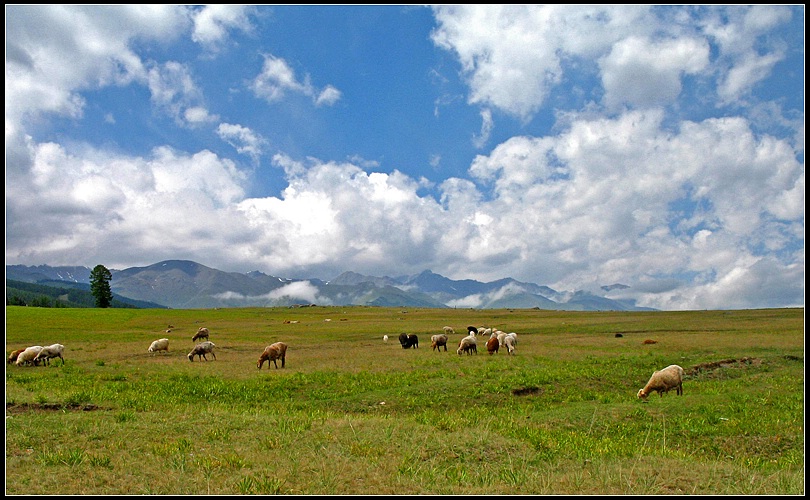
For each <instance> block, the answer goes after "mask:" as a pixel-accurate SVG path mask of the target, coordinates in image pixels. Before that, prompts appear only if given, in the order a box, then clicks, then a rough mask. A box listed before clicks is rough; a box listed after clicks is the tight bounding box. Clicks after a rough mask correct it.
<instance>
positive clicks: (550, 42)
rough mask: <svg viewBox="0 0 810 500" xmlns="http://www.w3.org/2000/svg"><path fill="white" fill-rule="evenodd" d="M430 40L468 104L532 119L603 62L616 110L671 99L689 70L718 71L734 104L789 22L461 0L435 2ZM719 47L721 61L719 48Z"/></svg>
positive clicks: (763, 13)
mask: <svg viewBox="0 0 810 500" xmlns="http://www.w3.org/2000/svg"><path fill="white" fill-rule="evenodd" d="M433 9H434V15H435V17H436V21H437V27H436V29H435V30H434V31H433V32H432V34H431V39H432V40H433V42H434V43H435V44H436V45H437V46H438V47H441V48H443V49H445V50H447V51H449V52H451V53H453V54H454V55H455V56H456V57H457V58H458V61H459V63H460V64H461V67H462V71H463V74H464V75H465V77H466V82H467V85H468V86H469V95H468V101H469V102H470V103H471V104H477V105H480V106H481V107H492V108H497V109H499V110H501V111H504V112H506V113H509V114H512V115H514V116H516V117H519V118H521V119H522V120H528V119H529V118H530V117H531V116H532V115H534V114H536V113H537V111H538V110H539V109H540V108H541V107H542V106H543V105H544V104H546V103H547V101H548V99H549V97H550V95H551V94H552V92H554V91H555V89H556V88H557V87H559V86H560V85H562V84H563V83H564V82H565V84H566V85H571V84H572V83H574V84H575V83H577V82H576V81H571V80H568V78H569V76H568V72H567V68H568V67H569V66H571V65H574V66H576V67H578V68H581V67H582V66H581V65H579V64H577V63H578V62H579V61H581V60H583V59H584V60H589V59H590V60H596V61H599V75H598V76H599V78H600V80H601V81H602V85H603V104H604V105H605V106H606V107H608V108H609V109H612V110H614V111H616V110H618V109H619V107H620V106H621V105H623V104H626V105H628V106H632V107H649V106H661V105H667V104H670V103H672V102H673V101H674V99H675V98H676V97H677V96H678V93H679V92H680V91H681V88H682V85H683V84H682V80H683V77H684V76H685V75H699V76H708V75H709V74H710V73H711V72H715V71H717V72H719V73H720V74H719V81H718V86H717V89H716V91H717V94H718V95H719V96H720V97H721V99H722V103H724V104H729V103H733V102H734V100H735V99H739V98H741V97H743V96H745V94H746V93H747V92H748V91H750V89H751V88H752V87H753V86H754V85H756V84H757V83H759V82H761V81H762V80H764V79H765V78H766V77H767V76H768V75H770V74H771V71H772V69H773V67H774V65H775V64H776V63H778V62H779V61H781V60H782V59H783V57H784V50H783V47H781V46H780V45H779V42H776V41H772V40H769V39H768V38H766V37H765V36H764V35H765V34H766V33H767V32H768V31H769V30H771V29H772V28H773V27H774V26H776V25H778V24H781V23H784V22H786V21H787V20H788V19H789V18H790V10H789V9H788V8H787V7H785V6H750V7H739V6H732V7H726V6H718V7H700V8H698V9H697V12H700V14H701V16H702V17H701V21H699V28H700V29H699V30H694V29H693V28H691V26H692V25H693V24H694V22H695V20H694V18H693V16H692V15H691V14H690V13H689V11H687V10H684V11H677V12H676V13H674V14H671V15H669V16H659V15H658V13H657V12H656V10H655V9H654V8H651V7H649V6H621V7H617V6H614V5H610V6H582V7H573V6H568V5H566V6H558V5H499V6H493V5H480V6H478V5H466V6H461V5H452V6H437V7H434V8H433ZM712 44H713V45H715V46H716V47H717V49H718V50H717V54H716V56H715V57H714V60H710V58H711V47H710V46H711V45H712Z"/></svg>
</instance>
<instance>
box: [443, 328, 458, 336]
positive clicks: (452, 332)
mask: <svg viewBox="0 0 810 500" xmlns="http://www.w3.org/2000/svg"><path fill="white" fill-rule="evenodd" d="M442 330H443V331H444V334H445V335H453V334H454V333H456V331H455V330H453V327H452V326H443V327H442Z"/></svg>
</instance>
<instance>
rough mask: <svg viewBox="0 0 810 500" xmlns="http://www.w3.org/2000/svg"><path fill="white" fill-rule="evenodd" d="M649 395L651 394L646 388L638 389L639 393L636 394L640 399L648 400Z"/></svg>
mask: <svg viewBox="0 0 810 500" xmlns="http://www.w3.org/2000/svg"><path fill="white" fill-rule="evenodd" d="M647 396H649V394H647V393H646V392H644V389H639V390H638V394H636V397H637V398H639V399H644V400H646V399H647Z"/></svg>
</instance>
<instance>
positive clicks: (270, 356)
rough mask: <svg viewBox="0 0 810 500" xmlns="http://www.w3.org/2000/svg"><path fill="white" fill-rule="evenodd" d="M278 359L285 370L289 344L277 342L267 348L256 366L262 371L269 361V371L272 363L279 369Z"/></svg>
mask: <svg viewBox="0 0 810 500" xmlns="http://www.w3.org/2000/svg"><path fill="white" fill-rule="evenodd" d="M212 354H213V353H212ZM277 359H280V360H281V367H282V368H284V363H285V360H286V359H287V344H285V343H284V342H275V343H273V344H270V345H269V346H267V347H265V348H264V352H263V353H262V354H261V356H259V362H258V363H257V364H256V366H257V367H258V368H259V369H260V370H261V369H262V365H263V364H264V362H265V361H267V368H268V369H269V368H270V362H271V361H272V362H273V364H274V365H275V367H276V368H278V364H276V360H277Z"/></svg>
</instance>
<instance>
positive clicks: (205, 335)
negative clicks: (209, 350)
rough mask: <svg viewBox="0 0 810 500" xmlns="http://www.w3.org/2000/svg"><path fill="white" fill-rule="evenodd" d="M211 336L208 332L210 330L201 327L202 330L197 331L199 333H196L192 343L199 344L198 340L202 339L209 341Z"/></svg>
mask: <svg viewBox="0 0 810 500" xmlns="http://www.w3.org/2000/svg"><path fill="white" fill-rule="evenodd" d="M209 334H210V332H209V331H208V328H206V327H204V326H201V327H200V329H199V330H197V333H195V334H194V336H193V337H191V341H192V342H197V341H198V340H202V339H205V340H208V335H209Z"/></svg>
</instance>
